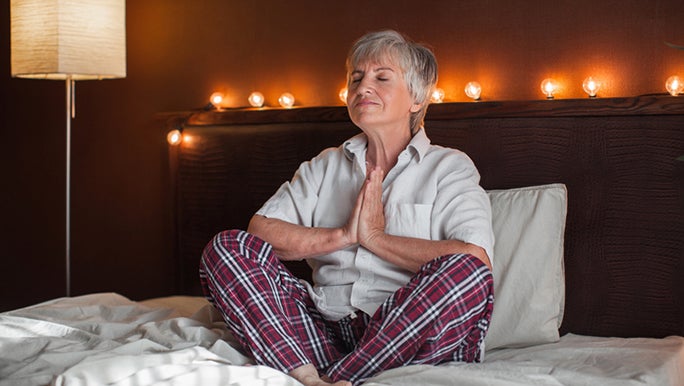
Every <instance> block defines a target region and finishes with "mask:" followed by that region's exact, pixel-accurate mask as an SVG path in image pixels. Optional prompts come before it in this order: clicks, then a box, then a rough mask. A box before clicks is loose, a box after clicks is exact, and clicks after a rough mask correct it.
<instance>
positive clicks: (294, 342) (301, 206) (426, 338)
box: [200, 31, 494, 385]
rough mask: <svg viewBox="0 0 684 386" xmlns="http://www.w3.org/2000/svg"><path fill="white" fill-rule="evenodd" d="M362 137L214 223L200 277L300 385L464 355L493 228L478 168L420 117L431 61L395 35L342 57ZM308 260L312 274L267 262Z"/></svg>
mask: <svg viewBox="0 0 684 386" xmlns="http://www.w3.org/2000/svg"><path fill="white" fill-rule="evenodd" d="M347 80H348V96H347V106H348V110H349V115H350V117H351V119H352V121H353V122H354V124H356V125H357V126H358V127H359V128H360V129H361V130H362V133H361V134H359V135H357V136H355V137H353V138H351V139H349V140H347V141H346V142H345V143H344V144H343V145H341V146H340V147H338V148H334V149H333V148H331V149H326V150H324V151H323V152H322V153H320V154H319V155H318V156H316V157H315V158H313V159H312V160H311V161H309V162H305V163H303V164H302V165H301V166H300V167H299V169H298V170H297V173H296V174H295V176H294V178H293V179H292V181H290V182H286V183H284V184H283V185H282V186H281V187H280V189H279V190H278V191H277V192H276V193H275V195H274V196H273V197H271V198H270V199H269V200H268V201H267V202H266V203H265V204H264V206H263V207H262V208H261V209H260V210H259V211H258V212H257V213H256V214H255V215H254V217H253V218H252V220H251V222H250V224H249V228H248V232H242V231H227V232H222V233H221V234H219V235H217V236H216V237H215V238H214V239H213V240H212V242H211V243H209V245H207V248H206V249H205V251H204V254H203V257H202V262H201V269H200V271H201V272H200V277H201V280H202V282H203V287H204V289H205V293H206V295H207V297H208V299H209V300H210V301H211V302H212V303H213V304H215V305H216V307H217V308H218V309H219V310H220V311H221V312H222V314H223V316H224V318H225V320H226V323H227V325H228V327H229V328H230V329H231V330H232V331H233V333H234V334H235V336H236V337H237V338H238V339H239V340H240V342H241V343H242V344H243V345H244V347H245V348H246V349H247V350H248V351H249V353H250V354H252V355H253V356H254V357H255V359H256V361H257V363H259V364H264V365H268V366H271V367H274V368H277V369H280V370H281V371H284V372H287V373H289V374H290V375H291V376H293V377H294V378H296V379H298V380H299V381H300V382H302V383H303V384H305V385H319V384H329V383H333V382H337V383H336V384H339V385H346V384H350V383H351V384H358V383H360V382H362V381H363V380H365V379H367V378H369V377H371V376H372V375H374V374H376V373H378V372H380V371H382V370H385V369H389V368H394V367H399V366H403V365H408V364H437V363H442V362H446V361H469V362H472V361H479V360H480V356H481V355H482V354H483V342H484V336H485V333H486V330H487V326H488V323H489V320H490V316H491V312H492V304H493V289H492V288H493V287H492V275H491V263H490V256H492V247H493V243H494V240H493V238H494V237H493V233H492V228H491V209H490V205H489V200H488V197H487V195H486V193H485V192H484V191H483V189H482V188H481V187H480V186H479V185H478V184H479V174H478V172H477V170H476V169H475V167H474V165H473V163H472V161H471V160H470V159H469V158H468V157H467V156H466V155H465V154H464V153H462V152H460V151H457V150H453V149H448V148H443V147H440V146H436V145H431V144H430V141H429V139H428V138H427V136H426V134H425V130H424V129H423V127H422V125H423V118H424V116H425V112H426V110H427V107H428V104H429V96H430V95H431V92H432V90H433V88H434V86H435V84H436V82H437V63H436V60H435V58H434V55H433V54H432V52H431V51H430V50H428V49H427V48H425V47H423V46H421V45H419V44H416V43H413V42H411V41H409V40H408V39H406V38H404V37H403V36H402V35H401V34H399V33H397V32H394V31H383V32H376V33H370V34H368V35H365V36H363V37H362V38H361V39H359V40H358V41H357V42H356V43H355V44H354V46H353V47H352V49H351V51H350V54H349V56H348V59H347ZM299 259H307V262H308V263H309V265H311V267H312V268H313V279H314V283H315V284H314V285H313V286H312V285H310V284H309V283H306V282H300V281H298V280H297V279H296V278H294V277H293V276H292V275H291V274H290V273H289V272H288V271H287V269H285V268H284V266H283V265H282V263H281V262H280V260H299Z"/></svg>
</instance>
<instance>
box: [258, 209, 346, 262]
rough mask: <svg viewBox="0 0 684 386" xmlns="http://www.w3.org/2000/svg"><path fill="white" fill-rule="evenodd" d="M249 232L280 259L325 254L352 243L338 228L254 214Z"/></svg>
mask: <svg viewBox="0 0 684 386" xmlns="http://www.w3.org/2000/svg"><path fill="white" fill-rule="evenodd" d="M247 230H248V232H249V233H251V234H253V235H255V236H257V237H259V238H261V239H263V240H265V241H267V242H268V243H270V244H271V245H272V246H273V249H274V251H275V252H276V254H277V255H278V257H280V258H281V259H283V260H301V259H307V258H311V257H316V256H321V255H325V254H328V253H331V252H334V251H337V250H340V249H343V248H346V247H348V246H350V245H352V244H353V242H352V241H351V240H350V239H349V237H347V235H346V234H345V232H344V230H343V229H342V228H315V227H305V226H301V225H297V224H292V223H289V222H286V221H282V220H278V219H274V218H267V217H264V216H260V215H254V216H253V217H252V220H251V221H250V222H249V228H248V229H247Z"/></svg>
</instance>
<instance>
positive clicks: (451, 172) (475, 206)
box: [257, 129, 494, 320]
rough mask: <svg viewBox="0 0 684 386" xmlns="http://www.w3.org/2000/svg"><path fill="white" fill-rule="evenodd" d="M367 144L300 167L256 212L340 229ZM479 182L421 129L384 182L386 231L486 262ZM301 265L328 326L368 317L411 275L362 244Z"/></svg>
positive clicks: (490, 238)
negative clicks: (462, 249)
mask: <svg viewBox="0 0 684 386" xmlns="http://www.w3.org/2000/svg"><path fill="white" fill-rule="evenodd" d="M367 144H368V143H367V138H366V136H365V134H359V135H357V136H355V137H353V138H351V139H349V140H347V141H346V142H344V144H342V145H341V146H339V147H337V148H329V149H325V150H324V151H322V152H321V153H320V154H319V155H317V156H316V157H314V158H313V159H312V160H310V161H307V162H304V163H302V164H301V165H300V167H299V169H298V170H297V172H296V173H295V175H294V177H293V178H292V180H291V181H289V182H285V183H284V184H283V185H282V186H281V187H280V188H279V189H278V191H277V192H276V193H275V195H273V197H271V198H270V199H269V200H268V201H267V202H266V203H265V204H264V206H263V207H261V209H259V211H258V212H257V214H260V215H262V216H266V217H270V218H277V219H280V220H284V221H287V222H291V223H295V224H299V225H304V226H310V227H328V228H336V227H342V226H343V225H344V224H345V223H346V222H347V220H348V219H349V215H350V213H351V211H352V209H353V207H354V204H355V202H356V197H357V196H358V194H359V191H360V189H361V186H362V185H363V183H364V180H365V178H366V162H365V161H366V149H367ZM479 181H480V175H479V173H478V171H477V169H476V168H475V166H474V164H473V162H472V161H471V160H470V158H469V157H468V156H467V155H466V154H465V153H463V152H461V151H458V150H455V149H450V148H445V147H442V146H437V145H431V144H430V140H429V139H428V137H427V136H426V134H425V131H424V130H422V129H421V130H420V131H419V132H418V133H416V135H414V136H413V138H412V139H411V142H410V143H409V145H408V146H407V147H406V149H404V151H402V152H401V154H400V155H399V159H398V161H397V163H396V165H395V166H394V167H393V168H392V169H391V170H390V171H389V172H388V173H386V177H385V180H384V181H383V184H382V190H383V193H382V199H383V203H384V207H385V223H386V226H385V232H387V233H388V234H392V235H397V236H409V237H416V238H422V239H428V240H449V239H457V240H461V241H464V242H467V243H471V244H475V245H478V246H480V247H482V248H484V249H485V251H486V252H487V255H489V257H490V259H492V257H493V245H494V234H493V232H492V221H491V207H490V203H489V198H488V196H487V194H486V193H485V191H484V190H483V189H482V188H481V187H480V185H479ZM435 257H438V256H435ZM308 263H309V265H310V266H311V268H312V269H313V281H314V285H313V286H311V285H309V284H308V283H306V285H307V286H308V289H309V293H310V295H311V297H312V299H313V300H314V302H315V303H316V306H317V307H318V309H319V310H320V311H321V313H322V314H323V315H324V316H325V317H326V318H328V319H330V320H339V319H341V318H343V317H345V316H347V315H350V314H352V313H353V312H354V311H356V310H361V311H363V312H365V313H367V314H369V315H373V314H374V313H375V311H376V310H377V309H378V307H380V305H381V304H382V303H383V302H384V301H385V300H386V299H387V298H388V297H389V296H390V295H391V294H392V293H394V292H395V291H396V290H397V289H399V288H401V287H403V286H404V285H405V284H406V283H408V281H409V280H410V278H411V277H412V275H413V273H412V272H410V271H407V270H405V269H403V268H400V267H398V266H397V265H394V264H392V263H389V262H387V261H385V260H383V259H381V258H380V257H378V256H376V255H374V254H373V253H372V252H371V251H369V250H367V249H365V248H363V247H361V246H354V247H350V248H347V249H344V250H339V251H336V252H333V253H330V254H328V255H325V256H320V257H317V258H313V259H309V260H308ZM492 263H493V262H492Z"/></svg>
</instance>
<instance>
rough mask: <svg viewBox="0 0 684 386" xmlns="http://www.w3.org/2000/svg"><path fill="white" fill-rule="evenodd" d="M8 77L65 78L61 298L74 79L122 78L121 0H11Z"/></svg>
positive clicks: (68, 287)
mask: <svg viewBox="0 0 684 386" xmlns="http://www.w3.org/2000/svg"><path fill="white" fill-rule="evenodd" d="M10 23H11V28H10V34H11V62H12V76H13V77H19V78H32V79H52V80H62V81H65V82H66V250H65V252H66V259H65V264H66V266H65V268H66V275H65V276H66V296H71V188H70V187H71V119H72V118H74V117H75V111H76V110H75V103H74V102H75V100H76V99H75V94H74V87H75V81H77V80H93V79H114V78H125V77H126V2H125V0H11V2H10Z"/></svg>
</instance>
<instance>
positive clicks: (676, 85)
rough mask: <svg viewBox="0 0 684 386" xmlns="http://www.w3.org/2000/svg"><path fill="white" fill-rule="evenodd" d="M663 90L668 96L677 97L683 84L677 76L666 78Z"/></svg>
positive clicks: (683, 88) (683, 87)
mask: <svg viewBox="0 0 684 386" xmlns="http://www.w3.org/2000/svg"><path fill="white" fill-rule="evenodd" d="M665 88H666V89H667V92H669V93H670V95H672V96H677V95H679V94H681V93H682V90H684V83H682V80H681V79H679V77H678V76H671V77H669V78H667V81H666V82H665Z"/></svg>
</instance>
